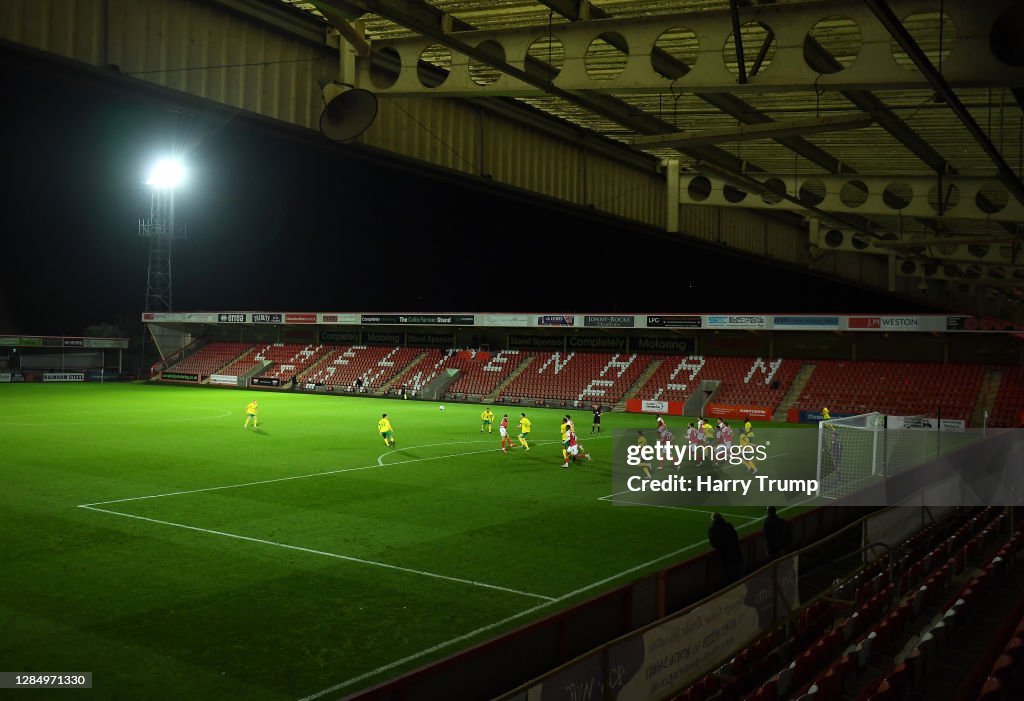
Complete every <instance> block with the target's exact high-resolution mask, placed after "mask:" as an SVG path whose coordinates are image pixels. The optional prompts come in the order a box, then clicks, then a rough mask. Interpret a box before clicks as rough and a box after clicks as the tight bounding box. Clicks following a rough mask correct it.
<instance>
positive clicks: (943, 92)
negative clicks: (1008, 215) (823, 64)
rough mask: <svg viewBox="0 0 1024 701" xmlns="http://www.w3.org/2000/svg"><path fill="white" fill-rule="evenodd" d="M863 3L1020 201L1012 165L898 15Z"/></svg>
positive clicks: (1022, 190) (1022, 193) (1022, 186)
mask: <svg viewBox="0 0 1024 701" xmlns="http://www.w3.org/2000/svg"><path fill="white" fill-rule="evenodd" d="M864 2H865V4H866V5H867V6H868V7H869V8H870V9H871V11H872V12H874V13H875V16H876V17H877V18H878V21H879V22H881V23H882V26H884V27H885V28H886V29H887V30H888V31H889V33H890V34H891V35H892V37H893V39H895V40H896V42H897V43H898V44H899V45H900V47H901V48H902V49H903V50H904V51H905V52H906V53H907V55H908V56H910V59H911V60H912V61H913V62H914V65H915V66H917V69H918V70H919V71H921V74H922V75H924V77H925V78H926V79H927V80H928V82H929V84H931V86H932V87H933V88H934V89H935V92H936V93H938V95H939V97H941V98H942V99H943V100H944V101H945V102H946V103H947V104H948V105H949V107H950V109H952V110H953V113H954V114H955V115H956V116H957V117H958V118H959V119H960V122H961V123H962V124H963V125H964V127H966V128H967V131H969V132H970V133H971V135H972V136H973V137H974V139H975V141H977V142H978V144H979V145H980V146H981V148H982V149H983V150H984V151H985V153H986V154H988V157H989V158H990V159H991V160H992V162H993V163H994V164H995V166H996V169H997V170H998V171H999V179H1000V180H1001V181H1002V182H1003V184H1004V185H1005V186H1006V187H1007V189H1009V191H1010V192H1011V193H1012V194H1013V196H1014V197H1015V198H1016V199H1017V201H1018V202H1020V203H1021V204H1024V183H1022V182H1021V180H1020V178H1019V177H1018V176H1017V174H1016V173H1014V172H1013V168H1011V167H1010V164H1009V163H1007V162H1006V160H1005V159H1003V155H1002V154H1001V153H1000V152H999V149H998V148H996V146H995V144H993V143H992V141H991V140H990V139H989V138H988V134H986V133H985V131H984V130H983V129H982V128H981V127H980V126H979V125H978V123H977V122H976V121H974V117H973V116H971V113H970V112H969V111H968V110H967V108H966V107H964V105H963V103H962V102H960V98H959V97H957V94H956V92H954V90H953V89H952V88H951V87H950V86H949V83H947V82H946V79H945V78H944V77H943V75H942V74H941V73H939V71H938V70H936V68H935V66H933V65H932V62H931V61H930V60H929V59H928V57H927V56H926V55H925V53H924V51H922V50H921V47H920V46H918V45H917V42H916V41H914V37H912V36H911V35H910V32H908V31H907V28H906V27H904V26H903V24H902V23H901V22H900V20H899V18H898V17H897V16H896V15H895V14H894V13H893V11H892V9H890V7H889V6H888V5H887V4H886V3H885V2H883V1H882V0H864Z"/></svg>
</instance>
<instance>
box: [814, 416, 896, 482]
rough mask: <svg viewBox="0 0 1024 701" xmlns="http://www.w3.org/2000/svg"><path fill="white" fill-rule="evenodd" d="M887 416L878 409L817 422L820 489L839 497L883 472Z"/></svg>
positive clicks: (880, 475)
mask: <svg viewBox="0 0 1024 701" xmlns="http://www.w3.org/2000/svg"><path fill="white" fill-rule="evenodd" d="M884 430H885V417H884V416H882V415H881V414H879V413H878V412H871V413H870V414H860V415H858V416H847V417H844V418H841V419H828V420H825V421H821V422H819V423H818V468H817V477H818V489H819V490H820V491H819V493H820V494H821V496H824V497H828V498H831V499H838V498H839V497H842V496H846V495H847V494H850V493H852V492H853V491H855V490H856V489H857V488H859V487H862V486H863V485H864V483H865V482H866V481H868V480H871V479H872V478H880V477H882V476H883V471H884V460H883V459H882V456H881V450H882V445H883V431H884Z"/></svg>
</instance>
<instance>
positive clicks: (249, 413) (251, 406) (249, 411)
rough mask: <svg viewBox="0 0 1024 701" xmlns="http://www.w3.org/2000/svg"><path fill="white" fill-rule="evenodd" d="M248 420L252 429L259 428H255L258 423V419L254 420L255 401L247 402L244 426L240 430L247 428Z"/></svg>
mask: <svg viewBox="0 0 1024 701" xmlns="http://www.w3.org/2000/svg"><path fill="white" fill-rule="evenodd" d="M249 419H252V427H253V428H259V426H257V424H258V423H259V419H257V418H256V400H255V399H253V400H252V401H251V402H249V403H248V404H247V405H246V406H245V424H244V425H243V426H242V428H249Z"/></svg>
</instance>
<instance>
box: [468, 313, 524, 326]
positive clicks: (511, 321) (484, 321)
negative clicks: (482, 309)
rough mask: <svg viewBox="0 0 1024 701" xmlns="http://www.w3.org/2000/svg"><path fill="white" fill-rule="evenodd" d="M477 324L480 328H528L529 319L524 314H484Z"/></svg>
mask: <svg viewBox="0 0 1024 701" xmlns="http://www.w3.org/2000/svg"><path fill="white" fill-rule="evenodd" d="M478 322H479V323H480V325H481V326H513V327H515V326H529V325H530V317H528V316H527V315H526V314H485V315H484V316H483V317H482V318H481V319H478Z"/></svg>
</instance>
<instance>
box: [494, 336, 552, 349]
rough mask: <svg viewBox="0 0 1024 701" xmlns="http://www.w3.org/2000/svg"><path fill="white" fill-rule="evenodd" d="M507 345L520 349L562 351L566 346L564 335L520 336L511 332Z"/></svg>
mask: <svg viewBox="0 0 1024 701" xmlns="http://www.w3.org/2000/svg"><path fill="white" fill-rule="evenodd" d="M506 345H507V347H508V348H513V349H518V350H551V351H560V350H562V349H564V348H565V339H564V338H563V337H562V336H520V335H513V334H509V336H508V341H507V344H506Z"/></svg>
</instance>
